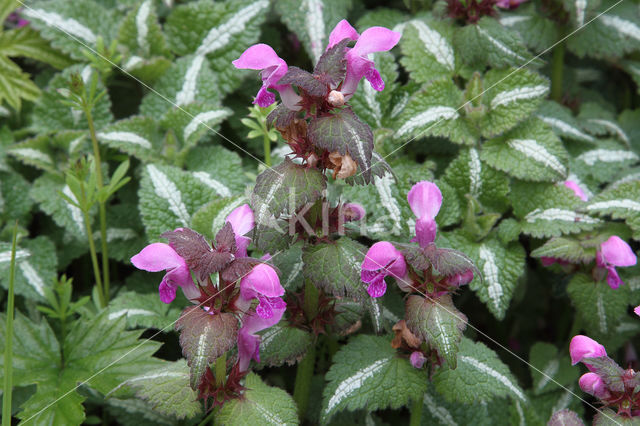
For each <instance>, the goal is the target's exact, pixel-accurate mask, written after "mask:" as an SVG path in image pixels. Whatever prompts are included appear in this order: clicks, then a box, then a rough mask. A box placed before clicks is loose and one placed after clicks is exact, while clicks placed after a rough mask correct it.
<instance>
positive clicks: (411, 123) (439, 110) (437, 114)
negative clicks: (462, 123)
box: [396, 106, 459, 136]
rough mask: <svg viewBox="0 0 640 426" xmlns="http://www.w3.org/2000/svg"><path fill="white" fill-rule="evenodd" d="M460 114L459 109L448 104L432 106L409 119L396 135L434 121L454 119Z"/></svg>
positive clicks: (401, 134)
mask: <svg viewBox="0 0 640 426" xmlns="http://www.w3.org/2000/svg"><path fill="white" fill-rule="evenodd" d="M458 116H459V114H458V111H456V110H455V109H454V108H451V107H448V106H435V107H431V108H429V109H427V110H425V111H423V112H421V113H420V114H418V115H416V116H414V117H412V118H410V119H409V120H407V121H406V122H405V123H404V124H403V125H402V127H400V128H399V129H398V132H397V133H396V135H397V136H403V135H405V134H407V133H410V132H412V131H414V130H416V129H419V128H421V127H423V126H426V125H427V124H429V123H432V122H434V121H438V120H452V119H455V118H458Z"/></svg>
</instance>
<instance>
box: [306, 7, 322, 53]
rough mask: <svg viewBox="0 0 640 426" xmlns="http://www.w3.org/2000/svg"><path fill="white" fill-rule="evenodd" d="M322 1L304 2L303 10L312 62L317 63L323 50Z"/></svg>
mask: <svg viewBox="0 0 640 426" xmlns="http://www.w3.org/2000/svg"><path fill="white" fill-rule="evenodd" d="M323 7H324V5H323V4H322V0H304V8H305V9H306V12H304V14H305V23H306V24H307V25H306V26H307V34H309V41H310V42H311V54H312V55H313V59H314V62H318V60H319V59H320V56H322V52H323V50H324V46H323V42H324V34H325V28H324V17H323V14H322V8H323Z"/></svg>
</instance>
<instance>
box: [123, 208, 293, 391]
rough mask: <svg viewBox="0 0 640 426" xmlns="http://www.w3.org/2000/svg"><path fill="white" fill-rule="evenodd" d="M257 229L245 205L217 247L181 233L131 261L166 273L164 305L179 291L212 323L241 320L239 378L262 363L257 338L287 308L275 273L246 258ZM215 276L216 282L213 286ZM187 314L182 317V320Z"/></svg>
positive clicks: (170, 234)
mask: <svg viewBox="0 0 640 426" xmlns="http://www.w3.org/2000/svg"><path fill="white" fill-rule="evenodd" d="M254 226H255V224H254V215H253V212H252V211H251V208H250V207H249V205H247V204H245V205H242V206H240V207H238V208H236V209H235V210H233V211H232V212H231V213H230V214H229V216H227V218H226V223H225V226H224V227H223V228H222V230H221V231H220V232H219V233H218V235H216V244H215V245H213V246H212V245H210V244H209V243H207V242H206V240H205V239H204V237H202V236H201V235H200V234H198V233H196V232H195V231H192V230H190V229H187V228H178V229H176V230H175V231H173V232H168V233H165V234H163V237H166V238H167V239H168V240H169V243H168V244H166V243H153V244H150V245H148V246H146V247H145V248H144V249H142V251H140V253H138V254H137V255H135V256H133V257H132V258H131V262H132V263H133V265H134V266H136V267H137V268H139V269H143V270H145V271H150V272H158V271H162V270H165V271H167V273H166V274H165V276H164V278H163V279H162V281H161V282H160V286H159V289H158V290H159V294H160V300H162V301H163V302H164V303H170V302H172V301H173V300H174V299H175V297H176V290H177V288H178V287H180V288H181V289H182V291H183V293H184V295H185V296H186V297H187V299H189V300H190V301H191V302H192V303H194V304H197V305H199V307H200V308H201V309H202V310H204V311H205V312H207V314H209V315H210V316H211V318H212V319H213V317H214V316H216V315H223V314H227V313H231V314H233V315H234V316H235V317H239V318H241V319H240V321H241V327H240V328H239V330H238V332H237V348H238V362H237V367H238V369H239V372H241V373H242V372H246V371H247V370H248V368H249V363H250V361H251V359H252V358H253V359H255V360H256V361H259V360H260V357H259V346H260V337H259V336H258V335H257V334H256V333H257V332H259V331H261V330H264V329H266V328H268V327H271V326H272V325H274V324H277V323H278V322H279V321H280V319H281V318H282V315H283V314H284V311H285V308H286V304H285V302H284V301H283V300H282V296H283V295H284V288H283V287H282V285H280V280H279V278H278V274H277V273H276V270H275V269H274V268H273V267H272V266H270V265H268V264H266V263H264V261H262V260H258V259H252V258H250V257H247V247H248V245H249V243H250V242H251V239H250V237H248V236H247V235H248V234H249V233H250V232H251V231H252V230H253V228H254ZM192 273H193V274H192ZM212 274H214V276H215V275H217V277H218V278H217V280H215V282H214V281H212V279H211V275H212ZM192 275H193V277H195V278H196V281H195V282H194V280H193V278H192ZM256 302H257V303H256ZM185 312H186V311H185ZM187 315H188V314H187ZM187 315H185V314H183V318H181V320H183V319H184V317H185V316H187ZM221 332H222V331H221ZM183 349H184V348H183ZM205 378H206V375H205ZM239 378H241V377H238V380H239Z"/></svg>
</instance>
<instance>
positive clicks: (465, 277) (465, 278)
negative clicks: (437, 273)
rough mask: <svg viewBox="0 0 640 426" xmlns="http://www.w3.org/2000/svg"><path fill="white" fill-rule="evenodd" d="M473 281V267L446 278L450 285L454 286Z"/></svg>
mask: <svg viewBox="0 0 640 426" xmlns="http://www.w3.org/2000/svg"><path fill="white" fill-rule="evenodd" d="M471 281H473V270H471V269H469V270H467V271H464V272H460V273H458V274H454V275H451V276H450V277H447V278H446V280H445V282H446V283H447V284H448V285H450V286H453V287H460V286H462V285H466V284H469V283H470V282H471Z"/></svg>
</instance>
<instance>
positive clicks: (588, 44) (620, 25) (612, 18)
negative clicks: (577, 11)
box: [567, 0, 640, 58]
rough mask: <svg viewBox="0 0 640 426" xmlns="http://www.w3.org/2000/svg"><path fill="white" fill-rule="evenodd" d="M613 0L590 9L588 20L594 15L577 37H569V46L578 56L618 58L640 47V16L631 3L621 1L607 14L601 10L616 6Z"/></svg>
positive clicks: (576, 34)
mask: <svg viewBox="0 0 640 426" xmlns="http://www.w3.org/2000/svg"><path fill="white" fill-rule="evenodd" d="M613 5H614V2H613V1H608V0H607V1H603V2H602V4H601V6H600V8H599V9H598V10H593V11H590V15H587V17H585V19H586V20H589V19H591V18H595V17H596V16H597V19H594V20H593V22H590V24H589V25H585V26H584V29H581V31H577V32H576V33H575V34H574V35H575V37H569V38H568V39H567V48H568V49H569V50H570V51H571V52H572V53H574V54H576V55H577V56H579V57H581V58H582V57H584V56H589V57H592V58H605V57H608V58H612V57H613V58H616V57H621V56H623V55H624V54H625V53H629V52H632V51H634V50H637V49H638V41H640V18H639V17H638V12H637V10H636V9H635V8H634V6H633V5H632V4H627V3H624V2H622V3H621V4H617V5H616V6H615V7H614V8H613V9H611V10H608V11H607V13H605V14H603V15H600V13H601V12H604V11H605V10H607V9H609V7H611V6H613Z"/></svg>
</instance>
